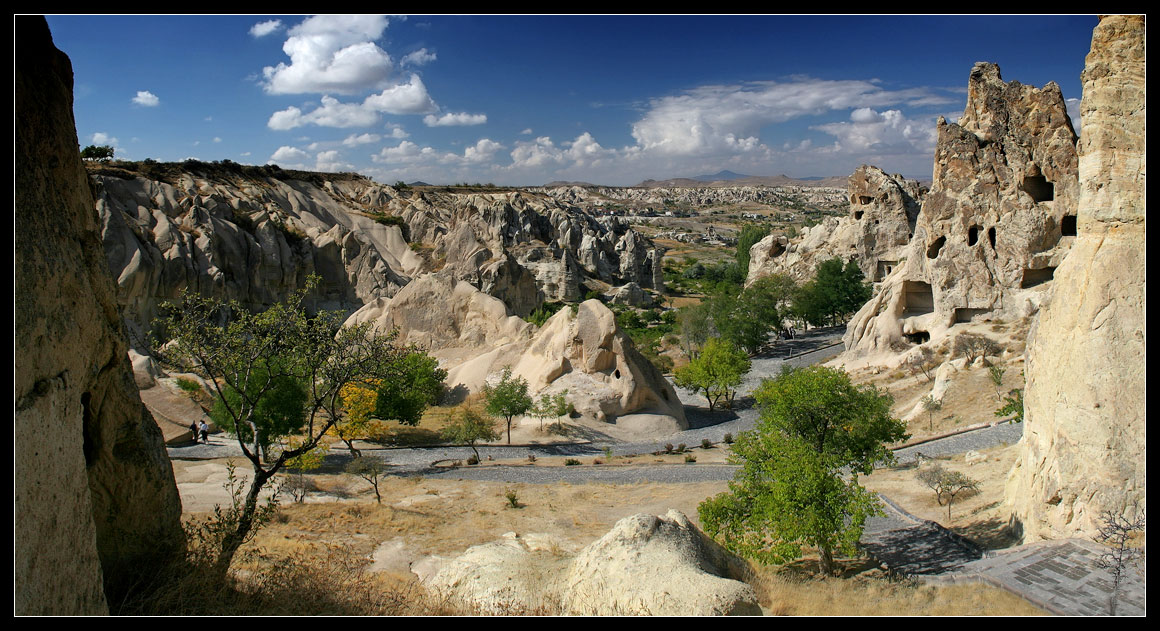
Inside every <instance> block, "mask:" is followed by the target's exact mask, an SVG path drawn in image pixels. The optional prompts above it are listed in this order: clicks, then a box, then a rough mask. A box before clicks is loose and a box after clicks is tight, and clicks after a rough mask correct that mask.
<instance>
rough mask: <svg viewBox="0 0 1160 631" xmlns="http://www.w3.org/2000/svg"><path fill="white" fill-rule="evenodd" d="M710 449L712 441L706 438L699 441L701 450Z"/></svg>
mask: <svg viewBox="0 0 1160 631" xmlns="http://www.w3.org/2000/svg"><path fill="white" fill-rule="evenodd" d="M712 448H713V441H711V440H709V439H708V438H702V439H701V449H712Z"/></svg>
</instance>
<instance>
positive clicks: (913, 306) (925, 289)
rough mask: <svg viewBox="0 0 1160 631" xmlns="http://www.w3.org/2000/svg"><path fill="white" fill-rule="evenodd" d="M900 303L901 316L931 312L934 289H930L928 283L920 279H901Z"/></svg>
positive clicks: (932, 309)
mask: <svg viewBox="0 0 1160 631" xmlns="http://www.w3.org/2000/svg"><path fill="white" fill-rule="evenodd" d="M902 305H903V306H902V315H903V317H909V316H916V315H923V314H926V313H933V312H934V290H933V289H931V286H930V283H924V282H923V281H921V280H907V281H903V282H902Z"/></svg>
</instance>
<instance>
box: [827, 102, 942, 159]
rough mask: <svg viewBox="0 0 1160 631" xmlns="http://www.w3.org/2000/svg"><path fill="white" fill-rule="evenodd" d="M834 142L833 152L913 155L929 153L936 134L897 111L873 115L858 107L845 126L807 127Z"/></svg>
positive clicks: (931, 125)
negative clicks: (826, 135)
mask: <svg viewBox="0 0 1160 631" xmlns="http://www.w3.org/2000/svg"><path fill="white" fill-rule="evenodd" d="M811 129H816V130H818V131H821V132H825V133H827V134H830V135H831V136H834V137H835V138H837V143H836V145H835V146H834V150H835V151H842V152H846V153H865V152H874V153H878V154H883V153H888V154H894V153H914V152H919V151H922V152H926V151H933V150H934V144H935V141H936V140H938V132H937V130H936V128H935V125H934V123H933V121H931V120H926V119H923V120H912V119H908V118H907V117H906V116H905V115H903V113H902V112H901V111H899V110H886V111H883V112H878V111H875V110H874V109H872V108H869V107H861V108H858V109H856V110H854V111H853V112H851V113H850V120H849V122H846V121H843V122H840V123H828V124H825V125H817V126H814V127H811Z"/></svg>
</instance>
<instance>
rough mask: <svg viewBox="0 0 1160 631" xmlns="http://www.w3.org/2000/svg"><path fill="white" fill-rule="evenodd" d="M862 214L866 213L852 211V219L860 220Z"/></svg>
mask: <svg viewBox="0 0 1160 631" xmlns="http://www.w3.org/2000/svg"><path fill="white" fill-rule="evenodd" d="M864 214H866V213H865V212H863V211H861V210H855V211H854V219H861V218H862V215H864Z"/></svg>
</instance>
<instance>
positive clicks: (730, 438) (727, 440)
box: [722, 434, 733, 445]
mask: <svg viewBox="0 0 1160 631" xmlns="http://www.w3.org/2000/svg"><path fill="white" fill-rule="evenodd" d="M722 440H724V441H725V444H726V445H732V444H733V434H725V438H723V439H722Z"/></svg>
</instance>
